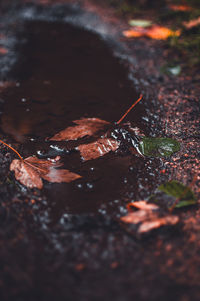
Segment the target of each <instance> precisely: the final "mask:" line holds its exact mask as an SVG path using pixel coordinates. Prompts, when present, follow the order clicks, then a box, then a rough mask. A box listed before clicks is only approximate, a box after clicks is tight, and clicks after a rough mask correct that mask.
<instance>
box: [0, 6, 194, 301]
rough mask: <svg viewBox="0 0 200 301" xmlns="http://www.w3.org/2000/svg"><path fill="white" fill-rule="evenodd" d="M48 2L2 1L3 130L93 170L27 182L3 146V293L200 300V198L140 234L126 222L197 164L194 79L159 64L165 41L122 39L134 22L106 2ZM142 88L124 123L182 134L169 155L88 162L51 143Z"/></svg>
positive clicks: (23, 147) (20, 143)
mask: <svg viewBox="0 0 200 301" xmlns="http://www.w3.org/2000/svg"><path fill="white" fill-rule="evenodd" d="M26 2H28V1H26ZM47 2H48V1H47ZM47 2H45V1H44V3H40V4H30V3H28V4H27V3H26V4H24V3H22V2H21V1H19V2H18V4H17V2H16V3H14V5H13V3H12V5H11V3H8V2H7V3H6V5H5V6H4V10H3V9H2V11H1V14H2V20H3V21H2V24H1V27H0V29H1V33H2V34H4V35H5V36H6V38H7V39H5V41H3V42H2V43H4V44H3V47H6V48H7V49H8V53H7V54H5V55H1V58H0V65H1V66H2V68H1V81H2V84H1V87H0V89H1V99H0V110H1V135H2V139H4V140H5V141H6V142H8V143H10V144H12V145H13V146H15V147H16V148H17V149H18V150H19V151H20V153H21V154H22V155H23V156H24V157H26V156H28V155H34V154H35V155H37V156H38V157H40V158H49V157H54V156H56V155H60V156H61V157H62V160H63V162H64V164H65V166H66V167H69V166H70V168H71V170H72V171H74V172H77V173H79V174H81V175H84V177H83V179H80V180H77V181H75V182H73V183H70V184H49V183H47V182H46V183H45V185H44V189H43V190H42V191H38V190H29V189H26V188H25V187H23V186H22V185H21V184H19V183H18V182H17V181H16V180H15V178H14V175H13V174H12V173H11V172H10V171H9V165H10V162H11V160H12V159H13V158H14V157H15V155H14V154H13V153H11V152H10V151H9V150H8V149H7V148H6V147H4V146H1V149H0V163H1V170H0V180H1V186H0V197H1V204H0V224H1V228H0V244H1V249H0V264H1V269H0V280H1V281H0V297H1V300H56V299H58V300H66V299H67V300H110V299H114V298H115V299H116V300H120V301H121V300H134V299H135V300H161V299H162V300H182V301H185V300H199V279H200V274H199V262H200V258H199V246H200V242H199V238H200V237H199V228H200V226H199V224H198V218H199V208H198V205H196V206H194V207H190V208H189V209H182V210H179V211H177V212H176V214H177V215H178V216H179V217H180V220H181V222H180V224H179V225H178V226H177V227H174V228H172V229H168V228H164V229H159V230H157V231H155V232H153V233H151V234H150V235H147V236H145V237H142V238H140V239H139V238H138V237H136V236H135V235H134V233H132V232H130V231H127V229H126V228H124V227H122V225H121V224H120V223H119V217H120V216H123V215H124V214H125V213H126V212H127V209H126V205H127V203H128V202H130V200H141V199H143V198H146V197H148V196H149V195H150V194H151V193H152V191H154V190H155V188H156V187H157V186H158V185H159V184H160V183H163V182H165V181H166V180H167V179H171V178H172V179H178V180H181V181H183V182H184V183H185V184H188V183H190V181H191V180H192V178H193V176H194V175H195V174H198V172H199V151H198V149H199V130H198V122H197V120H198V116H199V115H198V114H199V111H198V110H199V102H198V96H199V91H198V86H197V81H195V78H189V77H188V76H184V75H183V76H182V77H179V78H176V79H175V78H173V77H168V76H166V75H163V74H161V73H160V65H161V64H162V63H163V61H164V60H165V59H166V57H165V56H164V49H163V45H162V43H159V42H152V41H149V40H146V39H142V40H138V41H130V42H126V41H120V38H121V36H120V35H119V33H118V32H117V31H118V30H119V29H120V30H121V29H122V28H124V27H125V25H124V23H123V21H122V20H120V19H117V18H116V17H115V16H113V15H112V11H110V10H109V9H106V10H105V11H104V10H103V9H102V8H101V9H99V7H98V6H96V5H95V6H94V3H93V6H87V7H84V5H83V4H84V3H82V5H83V7H82V8H79V7H78V6H77V5H66V4H62V5H56V6H51V5H48V3H47ZM65 2H67V1H65ZM2 3H3V2H2ZM2 6H3V5H2ZM88 11H90V12H88ZM91 11H92V13H91ZM102 13H103V15H102ZM106 16H107V18H106ZM109 20H110V22H108V21H109ZM113 24H114V26H113ZM116 28H118V30H116ZM5 81H6V82H5ZM141 92H142V93H143V94H144V99H143V101H142V103H140V104H139V105H138V106H137V107H136V109H135V110H134V111H133V112H131V113H130V115H129V116H128V117H127V121H130V122H131V123H132V124H133V125H134V126H137V127H138V128H139V129H140V130H141V131H143V132H144V133H145V135H148V136H167V137H173V138H176V139H178V140H179V141H180V142H181V151H180V152H179V153H177V154H176V155H174V156H173V157H172V158H170V159H169V160H166V159H153V158H145V159H144V158H142V157H140V156H133V155H131V154H127V153H126V154H122V153H117V154H108V155H106V156H105V157H102V158H99V159H97V160H92V161H89V162H86V163H83V162H82V161H81V158H80V155H79V154H77V153H76V152H73V151H72V152H71V150H70V146H69V145H66V143H62V142H61V143H52V142H49V141H46V138H47V137H51V136H52V135H54V134H55V133H57V132H58V131H60V130H62V129H64V128H66V127H67V126H70V125H71V124H72V121H73V120H76V119H79V118H81V117H98V118H101V119H104V120H107V121H110V122H115V121H116V120H118V119H119V118H120V117H121V115H122V114H123V113H124V111H125V110H126V109H127V108H128V107H129V106H130V104H131V103H132V102H133V100H134V99H136V98H137V97H138V95H139V93H141ZM85 141H88V140H87V139H86V140H84V141H83V142H85ZM163 170H164V172H163ZM194 189H195V191H196V193H197V195H198V193H199V190H198V182H197V183H196V186H195V187H194Z"/></svg>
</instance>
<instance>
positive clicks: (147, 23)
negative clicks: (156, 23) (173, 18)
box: [128, 20, 152, 27]
mask: <svg viewBox="0 0 200 301" xmlns="http://www.w3.org/2000/svg"><path fill="white" fill-rule="evenodd" d="M128 23H129V25H130V26H139V27H149V26H151V25H152V21H149V20H130V21H129V22H128Z"/></svg>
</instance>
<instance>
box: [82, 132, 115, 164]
mask: <svg viewBox="0 0 200 301" xmlns="http://www.w3.org/2000/svg"><path fill="white" fill-rule="evenodd" d="M119 145H120V143H119V142H118V141H117V140H114V139H111V138H100V139H98V140H96V141H95V142H92V143H89V144H82V145H79V146H78V147H77V149H78V150H79V151H80V153H81V157H82V159H83V160H84V161H88V160H92V159H97V158H99V157H102V156H104V155H106V154H108V153H109V152H111V151H113V152H114V151H116V150H117V149H118V148H119Z"/></svg>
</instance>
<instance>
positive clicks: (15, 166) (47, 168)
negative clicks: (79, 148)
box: [10, 156, 81, 189]
mask: <svg viewBox="0 0 200 301" xmlns="http://www.w3.org/2000/svg"><path fill="white" fill-rule="evenodd" d="M61 166H62V163H61V162H59V157H56V158H55V159H54V160H41V159H38V158H37V157H34V156H33V157H28V158H26V159H25V160H23V161H22V160H18V159H15V160H13V161H12V163H11V165H10V170H11V171H14V172H15V178H16V180H18V181H19V182H20V183H21V184H23V185H25V186H26V187H28V188H38V189H42V187H43V182H42V179H44V180H47V181H49V182H52V183H61V182H65V183H70V182H72V181H74V180H76V179H78V178H80V177H81V176H79V175H78V174H75V173H73V172H70V171H69V170H67V169H57V168H58V167H61Z"/></svg>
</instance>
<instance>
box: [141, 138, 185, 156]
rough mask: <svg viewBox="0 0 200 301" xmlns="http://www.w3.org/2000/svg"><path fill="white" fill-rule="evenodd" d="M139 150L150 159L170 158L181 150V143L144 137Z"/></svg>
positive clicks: (169, 139)
mask: <svg viewBox="0 0 200 301" xmlns="http://www.w3.org/2000/svg"><path fill="white" fill-rule="evenodd" d="M139 150H140V151H141V153H142V154H143V155H144V156H148V157H169V156H171V155H172V154H173V153H175V152H177V151H179V150H180V143H179V142H178V141H176V140H174V139H171V138H148V137H143V138H142V140H141V141H140V145H139Z"/></svg>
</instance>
